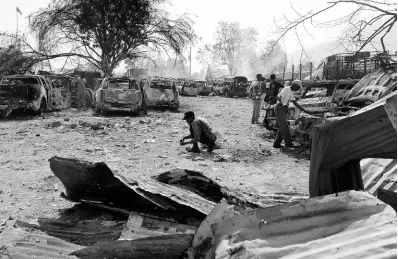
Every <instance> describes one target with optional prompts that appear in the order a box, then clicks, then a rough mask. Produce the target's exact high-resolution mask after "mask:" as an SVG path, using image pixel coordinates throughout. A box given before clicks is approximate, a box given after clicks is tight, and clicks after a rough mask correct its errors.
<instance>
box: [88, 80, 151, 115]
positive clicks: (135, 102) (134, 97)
mask: <svg viewBox="0 0 398 259" xmlns="http://www.w3.org/2000/svg"><path fill="white" fill-rule="evenodd" d="M146 102H147V96H146V95H145V92H144V91H143V90H142V88H141V87H139V85H138V83H137V82H136V80H135V79H133V78H128V77H107V78H104V80H102V82H101V85H100V86H99V88H98V89H97V91H96V92H95V111H96V113H103V112H110V111H125V112H131V113H140V112H142V113H144V114H146Z"/></svg>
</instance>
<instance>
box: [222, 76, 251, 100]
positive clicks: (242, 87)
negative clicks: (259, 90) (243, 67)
mask: <svg viewBox="0 0 398 259" xmlns="http://www.w3.org/2000/svg"><path fill="white" fill-rule="evenodd" d="M248 87H249V83H248V81H247V78H246V77H244V76H236V77H234V78H233V79H232V82H231V83H230V84H227V87H226V93H225V95H226V96H227V97H233V96H238V97H246V96H247V89H248Z"/></svg>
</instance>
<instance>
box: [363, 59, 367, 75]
mask: <svg viewBox="0 0 398 259" xmlns="http://www.w3.org/2000/svg"><path fill="white" fill-rule="evenodd" d="M363 72H364V73H365V75H366V58H364V59H363Z"/></svg>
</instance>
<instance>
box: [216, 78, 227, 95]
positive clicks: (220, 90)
mask: <svg viewBox="0 0 398 259" xmlns="http://www.w3.org/2000/svg"><path fill="white" fill-rule="evenodd" d="M225 89H226V87H225V83H224V82H223V81H220V82H217V83H216V85H215V86H214V88H213V91H214V93H215V94H216V95H224V93H225Z"/></svg>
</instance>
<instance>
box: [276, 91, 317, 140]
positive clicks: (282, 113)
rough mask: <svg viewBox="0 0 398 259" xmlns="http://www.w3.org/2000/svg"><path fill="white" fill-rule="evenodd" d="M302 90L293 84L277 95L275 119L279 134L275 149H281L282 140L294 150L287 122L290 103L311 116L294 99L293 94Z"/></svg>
mask: <svg viewBox="0 0 398 259" xmlns="http://www.w3.org/2000/svg"><path fill="white" fill-rule="evenodd" d="M298 90H300V86H299V85H298V84H294V83H293V84H292V85H291V86H290V87H289V86H286V87H284V88H282V90H281V91H280V93H279V94H278V95H277V97H276V99H277V104H276V106H275V117H276V121H277V122H278V126H279V129H278V132H277V134H276V138H275V141H274V146H273V147H274V148H281V147H282V145H281V143H282V140H284V141H285V147H287V148H293V147H294V146H293V142H292V136H291V135H290V130H289V123H288V121H287V112H288V106H289V102H292V103H293V104H294V105H295V106H296V107H297V108H298V109H299V110H301V111H303V112H305V113H308V114H311V113H310V112H308V111H306V110H305V109H304V108H303V107H301V106H300V104H298V103H297V100H296V99H295V98H294V94H293V92H295V91H298Z"/></svg>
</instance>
